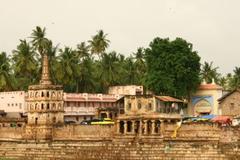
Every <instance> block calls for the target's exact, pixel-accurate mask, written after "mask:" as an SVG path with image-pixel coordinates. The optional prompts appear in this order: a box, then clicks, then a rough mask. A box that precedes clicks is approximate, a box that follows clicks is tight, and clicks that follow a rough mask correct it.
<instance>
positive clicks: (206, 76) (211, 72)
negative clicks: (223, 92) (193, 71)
mask: <svg viewBox="0 0 240 160" xmlns="http://www.w3.org/2000/svg"><path fill="white" fill-rule="evenodd" d="M217 70H218V67H213V62H210V63H208V62H204V64H203V65H202V68H201V72H200V74H201V80H205V81H206V82H207V83H211V82H212V80H213V79H214V80H215V82H216V83H218V84H219V81H220V78H221V74H220V73H218V71H217ZM222 82H223V79H222Z"/></svg>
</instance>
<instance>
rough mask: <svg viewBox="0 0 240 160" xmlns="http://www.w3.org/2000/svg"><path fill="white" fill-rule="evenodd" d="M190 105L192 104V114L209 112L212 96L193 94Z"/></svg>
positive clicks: (211, 107)
mask: <svg viewBox="0 0 240 160" xmlns="http://www.w3.org/2000/svg"><path fill="white" fill-rule="evenodd" d="M192 106H194V107H193V108H194V114H195V115H202V114H211V112H212V110H213V97H212V96H194V97H192Z"/></svg>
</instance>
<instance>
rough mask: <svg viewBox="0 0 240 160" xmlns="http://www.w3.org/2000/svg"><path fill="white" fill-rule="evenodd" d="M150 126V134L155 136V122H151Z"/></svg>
mask: <svg viewBox="0 0 240 160" xmlns="http://www.w3.org/2000/svg"><path fill="white" fill-rule="evenodd" d="M151 122H152V126H151V134H155V120H151Z"/></svg>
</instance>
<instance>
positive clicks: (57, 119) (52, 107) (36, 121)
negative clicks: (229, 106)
mask: <svg viewBox="0 0 240 160" xmlns="http://www.w3.org/2000/svg"><path fill="white" fill-rule="evenodd" d="M27 111H28V125H27V127H26V135H27V138H28V139H52V134H53V133H52V132H53V127H54V126H55V125H61V124H63V123H64V116H63V113H64V109H63V90H62V86H61V85H53V84H52V82H51V79H50V73H49V60H48V56H47V55H46V54H44V55H43V56H42V75H41V80H40V84H38V85H31V86H29V88H28V95H27Z"/></svg>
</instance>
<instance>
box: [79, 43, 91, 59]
mask: <svg viewBox="0 0 240 160" xmlns="http://www.w3.org/2000/svg"><path fill="white" fill-rule="evenodd" d="M89 50H90V46H88V45H86V43H85V42H81V43H80V44H78V45H77V53H78V54H79V57H80V58H85V57H90V54H89Z"/></svg>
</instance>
